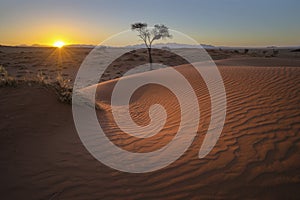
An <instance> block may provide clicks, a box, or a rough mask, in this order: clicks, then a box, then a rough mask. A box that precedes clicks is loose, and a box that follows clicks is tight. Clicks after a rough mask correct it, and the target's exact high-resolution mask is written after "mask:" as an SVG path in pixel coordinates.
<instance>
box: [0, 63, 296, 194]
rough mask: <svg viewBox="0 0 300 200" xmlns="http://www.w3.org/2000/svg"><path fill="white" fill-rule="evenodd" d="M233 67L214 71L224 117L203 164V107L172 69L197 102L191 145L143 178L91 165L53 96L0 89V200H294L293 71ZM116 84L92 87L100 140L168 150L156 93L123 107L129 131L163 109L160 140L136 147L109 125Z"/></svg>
mask: <svg viewBox="0 0 300 200" xmlns="http://www.w3.org/2000/svg"><path fill="white" fill-rule="evenodd" d="M240 61H241V60H239V61H236V62H234V61H232V60H220V61H218V62H217V64H218V66H219V70H220V72H221V75H222V77H223V79H224V84H225V89H226V92H227V103H228V105H227V116H226V121H225V126H224V129H223V132H222V135H221V137H220V139H219V141H218V143H217V144H216V146H215V148H214V149H213V150H212V151H211V152H210V153H209V155H208V156H207V157H205V158H203V159H199V158H198V152H199V148H200V146H201V144H202V141H203V138H204V136H205V133H206V131H207V128H208V123H209V116H210V114H211V113H210V98H209V96H208V92H207V88H206V86H205V83H204V82H203V80H202V79H201V77H200V76H199V75H198V74H197V73H194V69H193V68H191V67H188V66H181V67H177V68H176V69H177V70H178V71H180V72H181V73H182V74H183V75H184V76H185V77H186V78H187V79H188V80H189V81H190V82H191V84H192V85H193V89H194V90H195V92H196V95H197V98H198V100H199V107H200V111H201V118H200V122H199V127H198V136H197V137H196V138H195V140H194V142H193V143H192V145H191V147H190V148H189V149H188V151H187V152H186V153H185V154H184V155H183V156H182V157H181V158H180V159H179V160H177V161H176V162H175V163H173V164H171V165H170V166H168V167H166V168H164V169H161V170H159V171H155V172H150V173H145V174H130V173H125V172H119V171H116V170H114V169H111V168H109V167H107V166H105V165H103V164H101V163H100V162H98V161H97V160H95V159H94V158H93V157H92V156H91V155H90V154H89V153H88V152H87V150H86V149H85V148H84V146H83V144H82V143H81V141H80V139H79V137H78V135H77V133H76V131H75V127H74V124H73V119H72V113H71V107H70V106H69V105H64V104H60V103H58V101H57V99H56V97H55V96H54V94H53V93H51V91H47V90H45V89H43V88H41V87H38V86H31V87H29V86H19V87H17V88H1V89H0V90H1V93H2V94H3V97H2V98H1V99H0V102H1V104H0V105H1V106H0V113H1V114H0V119H1V125H0V130H1V135H0V137H1V138H0V142H1V145H0V147H1V153H0V157H1V159H0V160H1V165H0V167H1V172H0V173H1V179H2V181H1V187H0V194H1V197H2V198H3V199H24V197H26V199H117V198H122V199H184V198H187V199H241V198H243V199H297V198H298V197H299V195H300V193H299V185H300V177H299V174H300V154H299V148H300V136H299V132H300V110H299V108H300V94H299V93H300V90H299V88H300V68H298V67H299V66H300V65H295V64H294V66H297V67H284V65H282V66H281V67H270V66H266V65H265V63H266V62H265V61H261V59H260V60H259V59H257V60H254V59H252V60H251V61H249V59H248V60H247V59H244V60H242V63H243V64H244V66H240V65H238V64H233V63H240ZM273 62H274V63H276V62H277V61H273ZM253 66H260V67H253ZM135 76H143V75H142V74H140V75H135ZM133 78H134V77H133ZM115 83H116V80H113V81H108V82H104V83H101V84H99V86H98V91H99V93H98V94H99V96H97V97H96V99H97V102H98V103H100V104H101V106H102V108H103V110H101V111H98V116H99V121H100V123H101V125H102V126H103V127H104V129H105V131H106V134H107V136H108V137H109V138H110V139H111V140H112V141H113V142H114V143H115V144H116V145H118V146H120V147H122V148H124V149H126V150H129V151H133V152H149V151H153V150H155V149H157V148H161V147H162V146H164V145H165V144H167V143H168V142H169V141H170V140H171V139H172V138H173V137H174V136H175V134H176V132H177V129H178V125H179V122H180V118H179V116H180V114H179V112H180V111H179V107H178V101H177V100H176V99H175V98H174V94H173V93H171V92H170V91H169V90H167V89H166V88H163V87H161V86H158V85H146V86H144V87H142V88H140V89H138V91H137V92H136V93H135V94H134V96H133V97H132V99H131V107H130V109H131V116H132V118H133V120H134V121H135V122H136V123H138V124H139V125H147V124H148V123H149V116H148V108H149V106H150V105H152V104H153V103H160V104H161V105H163V106H164V107H165V108H166V111H167V114H168V118H167V122H166V124H165V126H164V128H163V130H162V131H161V132H160V133H159V134H158V135H155V136H153V137H150V138H147V139H138V138H135V137H132V136H128V135H126V134H124V133H122V132H121V131H120V129H118V127H117V126H116V124H115V122H114V120H113V117H112V113H111V108H110V104H109V102H110V93H111V91H112V88H113V86H114V84H115ZM195 83H198V84H195ZM153 93H155V94H156V95H155V96H153V95H150V94H153ZM33 97H34V98H33ZM103 116H105V117H103ZM62 122H63V123H62Z"/></svg>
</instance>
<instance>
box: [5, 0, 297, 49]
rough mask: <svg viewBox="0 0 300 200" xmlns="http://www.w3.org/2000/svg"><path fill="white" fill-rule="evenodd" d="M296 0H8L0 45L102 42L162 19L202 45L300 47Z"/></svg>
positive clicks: (162, 21) (172, 27)
mask: <svg viewBox="0 0 300 200" xmlns="http://www.w3.org/2000/svg"><path fill="white" fill-rule="evenodd" d="M299 9H300V1H297V0H286V1H284V0H282V1H279V0H272V1H271V0H270V1H267V0H261V1H258V0H253V1H242V0H151V1H149V0H87V1H84V0H69V1H66V0H61V1H58V0H40V1H37V0H35V1H34V0H28V1H21V0H19V1H17V0H9V1H8V0H7V1H3V0H2V1H1V2H0V27H1V32H0V44H13V45H15V44H33V43H40V44H43V43H44V44H45V43H49V42H52V40H55V39H57V38H63V39H64V40H68V41H69V42H71V43H88V44H90V43H92V44H98V43H99V42H101V41H102V40H104V39H106V38H107V37H109V36H110V35H112V34H116V33H118V32H120V31H123V30H126V29H128V28H129V27H130V24H131V23H133V22H137V21H142V22H147V23H148V24H149V25H154V24H156V23H163V24H166V25H167V26H169V27H170V28H171V29H175V30H177V31H180V32H183V33H185V34H188V35H189V36H191V37H193V38H194V39H196V40H197V41H198V42H199V43H206V44H213V45H224V46H225V45H227V46H269V45H277V46H286V45H300V37H299V35H300V22H299V19H300V12H299Z"/></svg>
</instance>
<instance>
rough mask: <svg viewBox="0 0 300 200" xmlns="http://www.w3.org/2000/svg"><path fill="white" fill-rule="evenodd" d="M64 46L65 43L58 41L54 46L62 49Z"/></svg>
mask: <svg viewBox="0 0 300 200" xmlns="http://www.w3.org/2000/svg"><path fill="white" fill-rule="evenodd" d="M64 45H65V43H64V42H63V41H56V42H54V44H53V46H54V47H58V48H62V47H63V46H64Z"/></svg>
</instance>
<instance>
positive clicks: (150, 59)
mask: <svg viewBox="0 0 300 200" xmlns="http://www.w3.org/2000/svg"><path fill="white" fill-rule="evenodd" d="M148 54H149V63H150V70H152V62H153V61H152V55H151V48H148Z"/></svg>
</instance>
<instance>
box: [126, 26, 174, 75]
mask: <svg viewBox="0 0 300 200" xmlns="http://www.w3.org/2000/svg"><path fill="white" fill-rule="evenodd" d="M131 30H133V31H137V32H138V36H139V37H140V38H141V39H142V40H143V42H144V43H145V45H146V47H147V50H148V56H149V63H150V70H152V62H153V61H152V54H151V50H152V43H153V42H154V40H159V39H165V38H172V35H170V33H169V28H168V27H167V26H165V25H163V24H156V25H154V28H152V29H149V28H148V25H147V24H146V23H140V22H138V23H134V24H131Z"/></svg>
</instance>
